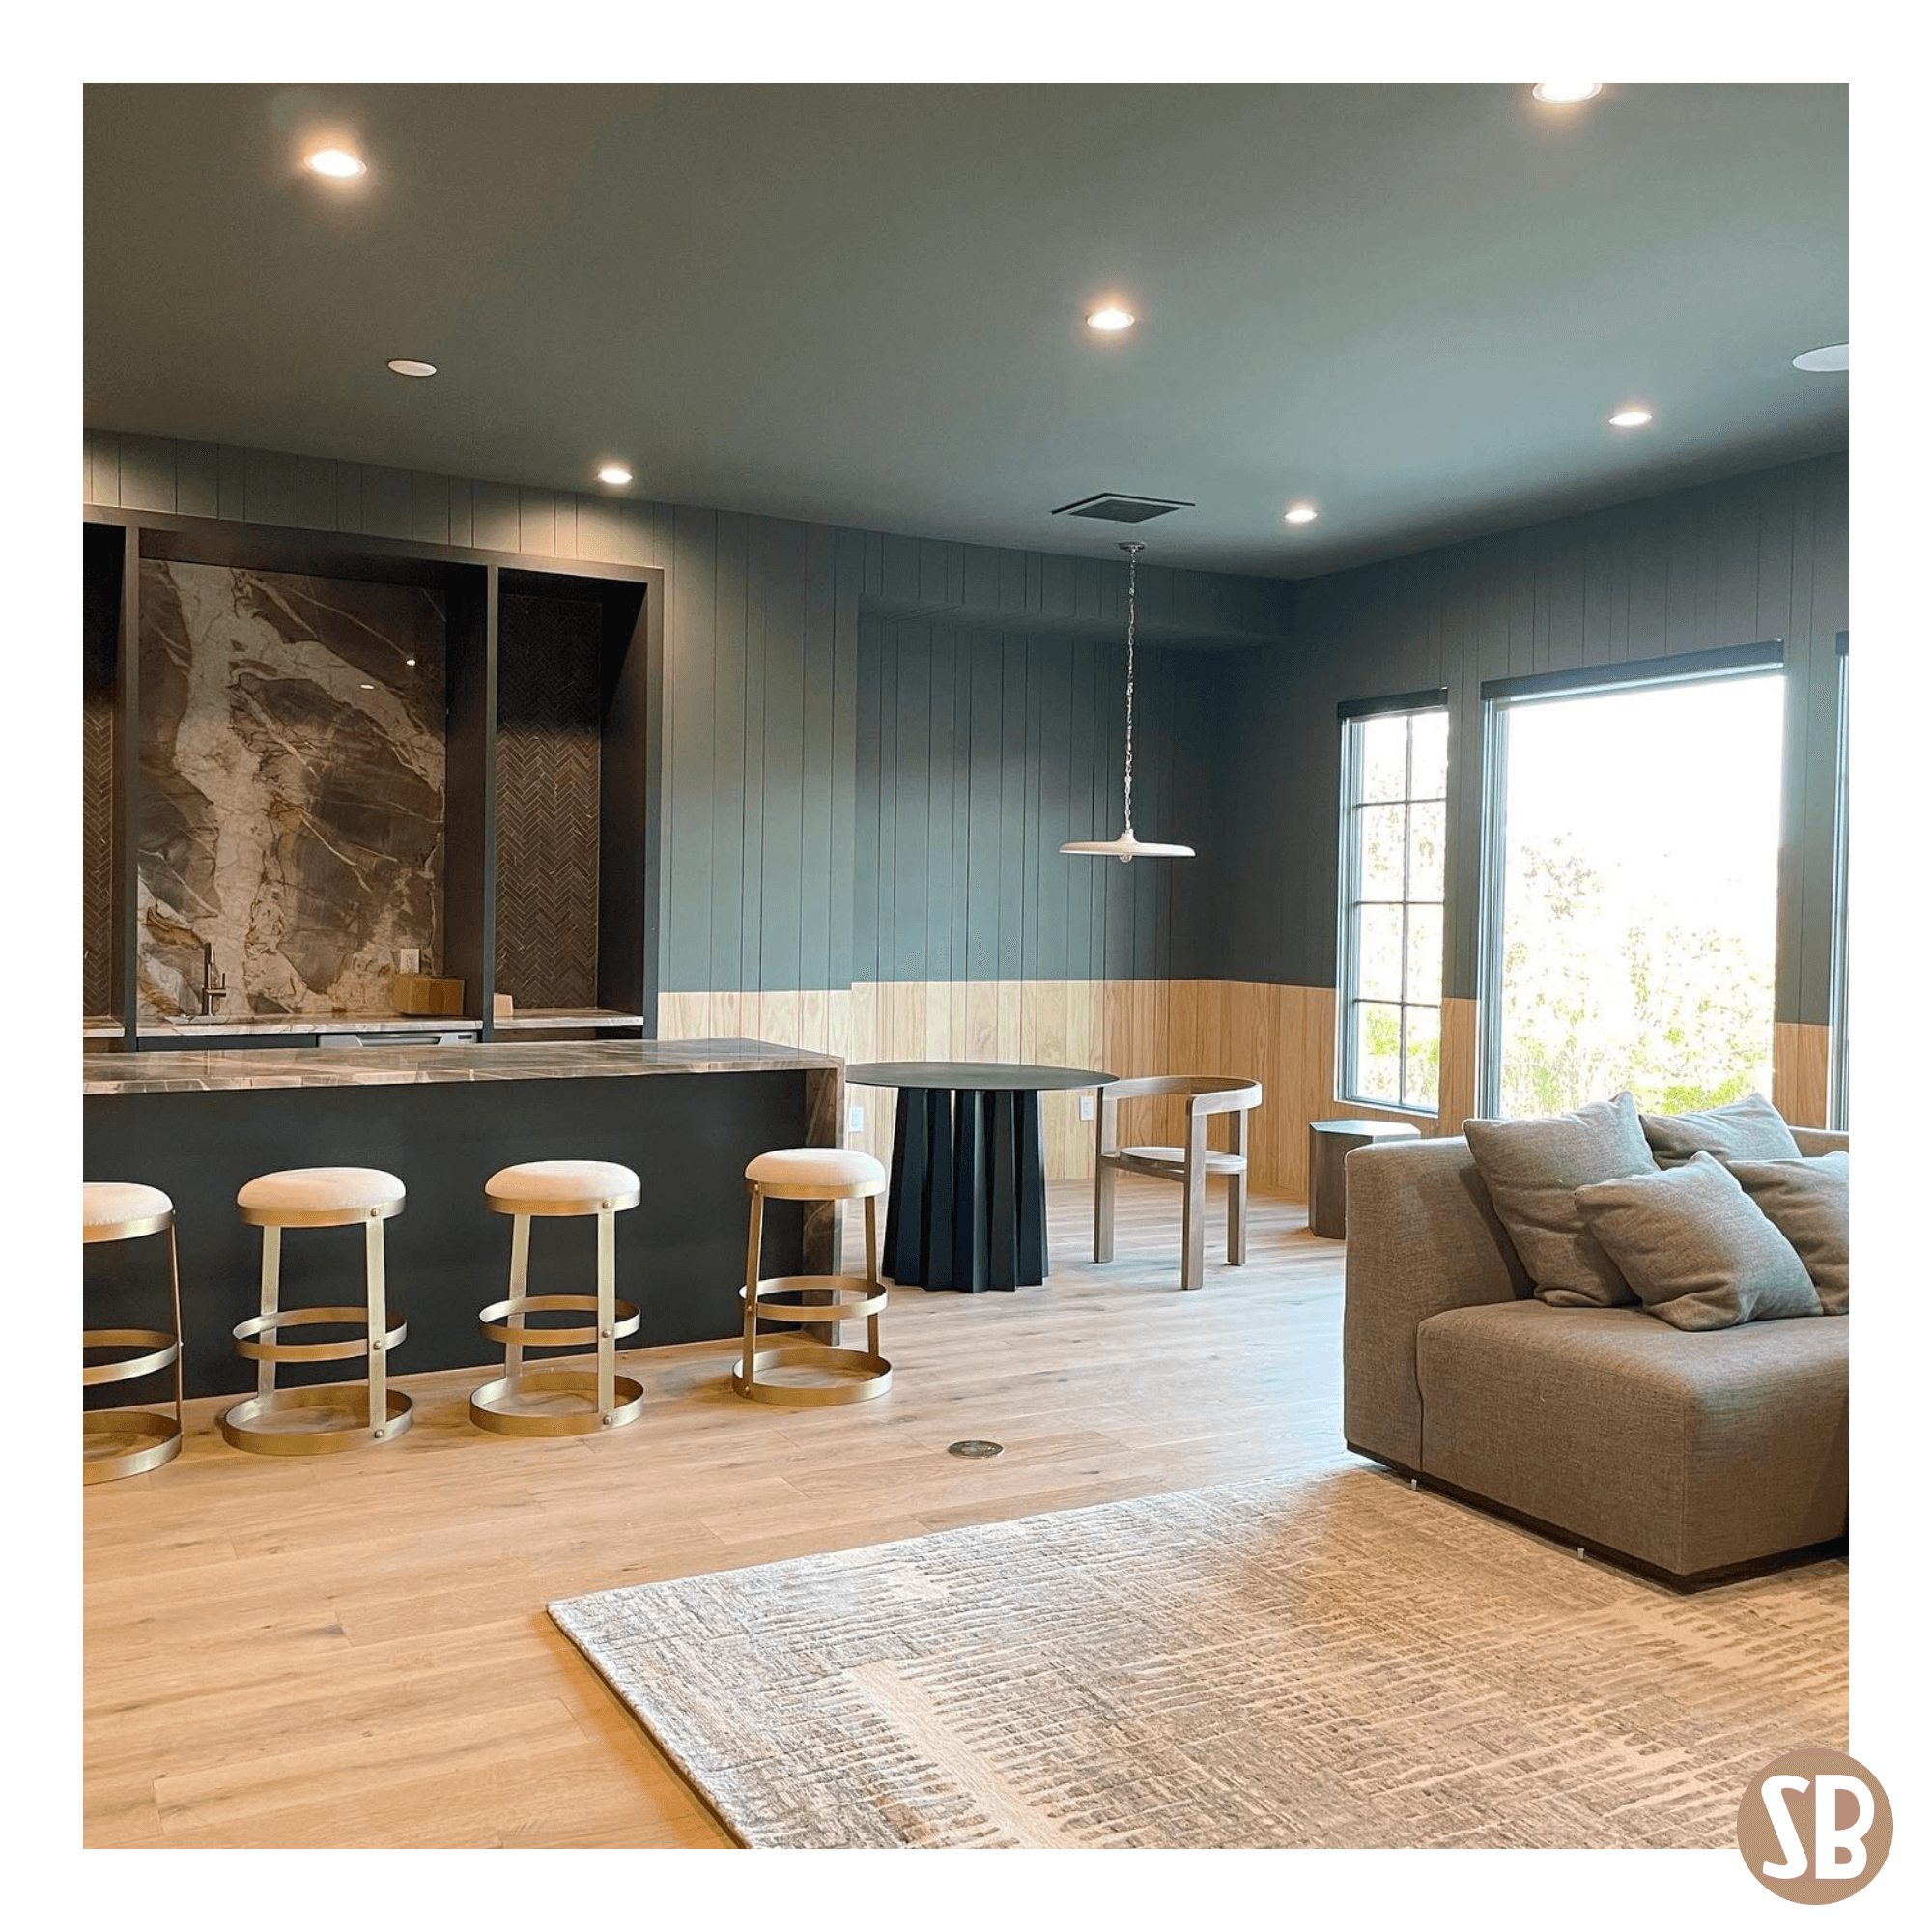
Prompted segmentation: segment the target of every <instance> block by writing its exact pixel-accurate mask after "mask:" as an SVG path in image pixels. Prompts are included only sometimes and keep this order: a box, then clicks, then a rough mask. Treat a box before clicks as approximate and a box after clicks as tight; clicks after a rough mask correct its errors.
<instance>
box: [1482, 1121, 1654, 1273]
mask: <svg viewBox="0 0 1932 1932" xmlns="http://www.w3.org/2000/svg"><path fill="white" fill-rule="evenodd" d="M1463 1138H1464V1139H1465V1140H1466V1141H1467V1142H1468V1143H1469V1153H1470V1155H1471V1157H1472V1158H1473V1159H1474V1161H1475V1163H1476V1169H1477V1172H1478V1173H1479V1174H1481V1176H1482V1177H1483V1184H1484V1186H1486V1187H1487V1188H1488V1189H1489V1191H1490V1199H1491V1201H1492V1202H1493V1203H1494V1205H1495V1210H1496V1218H1497V1219H1498V1220H1499V1221H1500V1222H1501V1223H1502V1224H1503V1226H1504V1227H1505V1228H1506V1229H1507V1230H1508V1231H1509V1237H1510V1239H1511V1240H1512V1241H1513V1242H1514V1243H1515V1244H1516V1251H1517V1253H1518V1254H1519V1255H1520V1257H1521V1258H1522V1265H1523V1268H1524V1271H1525V1272H1526V1273H1527V1274H1528V1276H1529V1278H1530V1280H1531V1281H1532V1282H1533V1283H1534V1284H1535V1286H1536V1293H1537V1294H1538V1295H1539V1296H1540V1297H1541V1298H1542V1299H1543V1300H1545V1301H1549V1302H1554V1303H1555V1304H1556V1305H1557V1306H1558V1307H1562V1308H1589V1307H1598V1308H1609V1307H1613V1306H1615V1305H1616V1304H1617V1303H1619V1302H1627V1301H1634V1300H1635V1299H1636V1297H1635V1296H1634V1294H1633V1293H1631V1290H1630V1286H1629V1284H1628V1283H1627V1282H1626V1281H1625V1280H1624V1278H1623V1275H1622V1273H1621V1271H1620V1270H1619V1269H1618V1267H1617V1264H1616V1263H1615V1262H1613V1261H1612V1260H1611V1259H1610V1257H1609V1256H1608V1255H1607V1254H1606V1253H1605V1251H1604V1249H1603V1247H1602V1245H1601V1244H1600V1243H1599V1242H1598V1240H1597V1237H1596V1236H1594V1235H1593V1234H1592V1233H1591V1232H1590V1230H1589V1229H1588V1227H1587V1226H1586V1225H1585V1224H1584V1220H1583V1214H1582V1210H1581V1209H1580V1208H1578V1207H1577V1203H1576V1199H1575V1195H1576V1191H1577V1188H1579V1187H1582V1186H1585V1185H1587V1184H1588V1183H1590V1182H1592V1181H1598V1180H1616V1179H1621V1178H1622V1177H1624V1176H1625V1175H1631V1174H1650V1173H1654V1172H1655V1171H1656V1167H1657V1163H1656V1161H1654V1160H1653V1159H1652V1158H1651V1153H1650V1147H1649V1144H1648V1143H1647V1142H1646V1141H1645V1139H1644V1137H1643V1128H1642V1126H1641V1125H1640V1124H1639V1122H1638V1120H1637V1111H1636V1101H1635V1099H1634V1097H1633V1096H1632V1095H1631V1094H1618V1095H1617V1097H1616V1098H1615V1099H1614V1100H1592V1101H1591V1102H1590V1103H1589V1104H1588V1105H1587V1106H1583V1107H1578V1108H1577V1111H1576V1112H1575V1113H1574V1114H1554V1115H1549V1116H1546V1117H1542V1118H1538V1119H1533V1120H1524V1121H1464V1122H1463Z"/></svg>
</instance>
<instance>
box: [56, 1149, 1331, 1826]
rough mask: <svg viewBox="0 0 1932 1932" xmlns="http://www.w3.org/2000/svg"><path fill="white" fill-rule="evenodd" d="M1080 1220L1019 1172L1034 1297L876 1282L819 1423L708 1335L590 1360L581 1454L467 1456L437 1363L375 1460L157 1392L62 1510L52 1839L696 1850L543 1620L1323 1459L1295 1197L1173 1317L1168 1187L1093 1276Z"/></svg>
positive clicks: (451, 1380) (1074, 1201) (1173, 1214)
mask: <svg viewBox="0 0 1932 1932" xmlns="http://www.w3.org/2000/svg"><path fill="white" fill-rule="evenodd" d="M1217 1193H1218V1190H1217ZM1091 1202H1092V1194H1091V1183H1090V1182H1084V1181H1066V1182H1056V1183H1054V1184H1053V1185H1052V1187H1051V1189H1050V1202H1049V1219H1050V1226H1051V1238H1052V1252H1053V1255H1054V1269H1053V1275H1052V1278H1051V1280H1050V1281H1048V1282H1047V1283H1046V1284H1045V1285H1044V1286H1043V1287H1040V1288H1033V1289H1021V1290H1019V1291H1018V1292H1017V1293H1012V1294H980V1295H958V1294H947V1293H933V1294H929V1293H925V1292H924V1291H923V1290H921V1289H916V1288H908V1289H896V1290H895V1291H894V1293H893V1297H892V1304H891V1307H890V1309H889V1310H888V1312H887V1315H886V1318H885V1323H884V1341H885V1350H886V1353H887V1354H888V1355H889V1356H890V1357H891V1358H892V1361H893V1363H894V1381H893V1387H892V1390H891V1391H890V1393H889V1394H887V1395H886V1396H885V1397H884V1398H882V1399H881V1400H879V1401H877V1402H873V1403H864V1404H859V1405H856V1406H853V1407H850V1408H843V1409H819V1410H812V1409H782V1408H771V1407H765V1406H754V1405H753V1404H750V1403H746V1402H743V1401H740V1400H739V1399H738V1398H737V1397H735V1396H733V1395H732V1394H731V1392H730V1390H729V1387H728V1385H727V1384H726V1381H725V1374H726V1371H727V1370H728V1368H729V1366H730V1360H731V1349H730V1346H729V1345H728V1344H725V1343H702V1344H696V1345H691V1346H688V1347H682V1348H675V1349H657V1350H639V1351H636V1352H634V1353H631V1354H628V1355H626V1356H625V1357H624V1358H623V1361H624V1363H625V1364H626V1365H627V1366H628V1368H629V1373H631V1374H633V1375H637V1376H639V1378H640V1379H641V1380H642V1381H643V1383H644V1387H645V1390H646V1395H647V1399H648V1405H649V1406H648V1407H647V1409H646V1412H645V1414H644V1415H643V1417H642V1418H641V1419H640V1420H639V1421H638V1422H637V1423H635V1424H633V1425H632V1426H631V1427H629V1428H627V1429H624V1430H622V1431H620V1432H618V1433H616V1434H614V1435H594V1436H576V1437H559V1438H555V1439H552V1440H527V1441H526V1440H519V1439H517V1438H514V1437H504V1436H486V1435H481V1434H479V1433H478V1432H477V1431H476V1430H474V1429H473V1428H472V1427H471V1426H470V1424H469V1418H468V1414H467V1411H466V1403H467V1400H468V1396H469V1389H470V1388H471V1387H472V1386H473V1385H474V1384H475V1383H476V1382H477V1381H479V1380H482V1379H485V1378H486V1377H485V1376H484V1375H482V1374H479V1373H477V1372H476V1371H469V1370H465V1371H453V1372H447V1373H442V1374H437V1375H424V1376H416V1377H410V1376H403V1377H400V1378H398V1379H399V1380H400V1382H401V1385H402V1386H404V1387H406V1388H407V1389H409V1390H410V1392H411V1393H412V1395H413V1396H414V1397H415V1401H416V1410H415V1425H414V1427H413V1429H412V1431H411V1433H410V1434H409V1435H407V1436H405V1437H403V1438H402V1439H401V1440H400V1441H398V1442H396V1443H394V1444H393V1445H391V1446H389V1447H386V1448H383V1449H375V1448H371V1449H367V1450H361V1451H356V1452H352V1453H351V1454H349V1455H346V1456H340V1457H327V1458H320V1459H317V1460H316V1461H313V1462H296V1461H291V1462H280V1461H276V1460H274V1459H271V1458H266V1457H256V1456H247V1455H243V1454H240V1453H238V1452H236V1451H234V1450H232V1449H230V1448H228V1447H227V1446H226V1445H225V1444H224V1443H223V1442H222V1441H221V1438H220V1436H219V1435H218V1434H217V1433H216V1431H215V1427H214V1415H215V1411H216V1410H217V1409H218V1408H219V1407H220V1406H223V1403H222V1402H218V1401H213V1400H211V1401H206V1402H200V1403H195V1404H193V1405H191V1406H190V1410H191V1413H190V1434H189V1437H188V1441H187V1444H186V1446H185V1449H184V1451H183V1453H182V1455H181V1457H180V1458H179V1459H178V1460H177V1461H176V1462H175V1463H172V1464H170V1465H169V1466H167V1467H166V1468H163V1469H159V1470H156V1472H155V1473H154V1474H152V1475H147V1476H138V1477H133V1478H130V1479H128V1480H127V1481H124V1482H119V1483H107V1484H102V1485H99V1487H97V1488H94V1489H89V1490H87V1491H85V1492H83V1507H84V1524H85V1528H84V1548H85V1559H86V1588H85V1632H84V1643H85V1652H84V1667H85V1685H86V1711H85V1745H84V1753H85V1787H84V1800H85V1824H84V1833H85V1843H86V1844H87V1845H88V1846H89V1847H90V1848H98V1847H111V1846H126V1847H139V1846H149V1847H156V1846H200V1847H226V1846H238V1847H240V1846H252V1847H274V1848H281V1847H354V1848H360V1847H389V1846H421V1847H481V1846H520V1847H545V1846H578V1845H584V1846H642V1847H671V1846H717V1845H723V1844H725V1843H726V1842H727V1840H726V1838H725V1834H724V1833H723V1832H722V1831H721V1830H720V1829H719V1827H718V1826H717V1824H716V1822H715V1821H714V1820H713V1819H712V1818H711V1816H710V1814H709V1813H708V1812H707V1811H706V1810H705V1809H704V1807H703V1806H702V1804H700V1803H699V1801H698V1800H697V1799H696V1797H695V1796H694V1795H693V1794H692V1793H691V1791H690V1790H689V1788H688V1787H687V1786H686V1785H685V1784H684V1782H683V1780H682V1779H680V1778H679V1777H678V1776H677V1775H676V1774H675V1773H674V1772H673V1771H672V1770H671V1769H670V1768H669V1767H668V1765H667V1764H666V1763H665V1762H664V1760H663V1759H662V1758H661V1757H660V1756H659V1754H658V1753H657V1751H656V1750H655V1748H654V1747H652V1746H651V1744H650V1743H649V1741H648V1740H647V1739H646V1738H645V1736H644V1734H643V1733H642V1732H641V1731H640V1730H639V1727H638V1726H637V1725H636V1723H635V1722H634V1721H633V1720H632V1719H631V1718H630V1716H629V1715H628V1713H626V1712H625V1710H624V1709H623V1707H622V1706H621V1705H619V1704H618V1703H617V1702H616V1701H615V1699H613V1698H612V1697H611V1695H610V1693H609V1692H608V1691H606V1690H604V1688H603V1685H602V1683H601V1681H600V1680H599V1679H598V1678H597V1677H596V1676H595V1674H594V1673H593V1672H592V1671H591V1670H590V1669H589V1667H588V1666H587V1665H585V1664H584V1663H583V1662H582V1660H581V1659H580V1658H579V1657H578V1655H577V1653H576V1651H575V1650H574V1649H572V1647H571V1646H570V1645H569V1643H568V1642H566V1641H565V1639H564V1638H563V1637H562V1636H561V1635H560V1634H558V1633H557V1631H556V1630H555V1628H554V1625H553V1624H552V1623H551V1621H550V1619H549V1617H548V1616H546V1615H545V1613H544V1605H546V1604H547V1603H549V1602H551V1601H552V1600H554V1599H555V1598H558V1597H564V1596H572V1595H579V1594H582V1593H583V1592H586V1591H591V1590H598V1589H608V1588H611V1587H614V1586H616V1585H619V1584H624V1583H635V1582H642V1581H646V1580H649V1579H651V1578H656V1577H678V1576H686V1575H690V1574H693V1573H695V1572H698V1571H705V1570H723V1569H736V1568H740V1567H742V1566H744V1565H747V1564H754V1563H766V1562H772V1561H775V1560H777V1559H779V1558H781V1557H786V1556H794V1555H804V1554H808V1553H810V1552H813V1551H818V1550H826V1549H838V1548H853V1547H857V1546H860V1545H864V1544H868V1543H879V1542H885V1541H889V1540H891V1539H894V1538H897V1537H907V1536H919V1535H922V1534H923V1533H925V1532H926V1531H928V1530H933V1529H943V1528H949V1527H952V1526H954V1525H956V1524H961V1523H971V1522H985V1521H993V1520H999V1519H1002V1518H1008V1517H1017V1516H1029V1515H1034V1514H1037V1513H1038V1512H1040V1511H1045V1510H1056V1509H1070V1508H1077V1507H1079V1506H1081V1505H1083V1504H1087V1503H1095V1502H1104V1501H1108V1500H1112V1499H1115V1498H1120V1497H1125V1496H1136V1495H1151V1494H1156V1493H1160V1492H1167V1491H1174V1490H1183V1489H1193V1488H1197V1487H1201V1486H1205V1485H1207V1484H1210V1483H1217V1482H1232V1481H1236V1480H1239V1479H1241V1478H1244V1477H1248V1476H1258V1475H1264V1474H1268V1473H1271V1472H1286V1471H1290V1470H1299V1469H1309V1468H1313V1467H1318V1466H1324V1465H1331V1464H1334V1463H1341V1462H1347V1461H1350V1460H1352V1459H1350V1458H1349V1457H1348V1455H1347V1452H1346V1451H1345V1450H1344V1449H1343V1446H1342V1440H1341V1401H1340V1379H1341V1357H1340V1335H1341V1290H1342V1255H1343V1250H1342V1246H1341V1244H1340V1243H1339V1242H1334V1241H1324V1240H1320V1239H1318V1238H1317V1237H1315V1236H1311V1235H1309V1234H1308V1233H1307V1231H1306V1226H1305V1221H1306V1215H1305V1211H1304V1209H1303V1208H1302V1206H1301V1204H1300V1203H1299V1202H1291V1201H1287V1200H1282V1199H1270V1198H1266V1197H1259V1198H1257V1199H1255V1200H1254V1201H1253V1203H1252V1204H1251V1221H1250V1229H1249V1237H1248V1252H1249V1257H1250V1259H1249V1263H1248V1265H1247V1266H1246V1267H1244V1268H1239V1269H1230V1268H1228V1267H1226V1266H1225V1265H1224V1264H1221V1263H1220V1262H1219V1261H1217V1259H1216V1257H1217V1254H1219V1253H1220V1252H1221V1249H1220V1235H1219V1225H1218V1223H1217V1222H1216V1221H1215V1220H1213V1219H1210V1223H1209V1236H1208V1278H1207V1283H1206V1285H1205V1287H1204V1288H1203V1289H1202V1290H1200V1291H1199V1292H1198V1293H1188V1294H1183V1293H1181V1292H1180V1289H1179V1246H1180V1212H1179V1210H1180V1199H1179V1190H1178V1189H1176V1188H1173V1187H1169V1186H1164V1185H1162V1184H1160V1183H1159V1182H1155V1181H1149V1180H1136V1179H1132V1178H1124V1179H1122V1191H1121V1208H1120V1217H1119V1235H1118V1239H1117V1246H1116V1251H1115V1252H1116V1255H1117V1259H1116V1260H1115V1261H1114V1262H1113V1263H1111V1264H1108V1265H1107V1266H1106V1267H1104V1268H1096V1267H1094V1266H1093V1265H1092V1264H1091V1263H1089V1262H1088V1260H1087V1259H1086V1258H1087V1256H1088V1254H1089V1253H1090V1252H1091V1247H1090V1243H1091V1238H1092V1234H1091V1229H1092V1221H1091V1214H1092V1208H1091ZM1219 1206H1220V1203H1219V1200H1218V1198H1217V1199H1216V1200H1215V1201H1214V1202H1213V1203H1212V1204H1211V1207H1212V1210H1214V1211H1216V1212H1217V1211H1218V1208H1219ZM854 1218H855V1220H856V1217H854ZM854 1260H855V1262H856V1254H855V1255H854ZM485 1288H489V1289H490V1291H491V1294H494V1293H497V1289H496V1288H495V1286H494V1285H492V1284H479V1289H478V1296H477V1300H478V1305H479V1306H480V1305H481V1304H482V1302H483V1301H485V1300H487V1299H489V1298H490V1294H485V1293H483V1292H482V1291H483V1290H484V1289H485ZM405 1346H407V1345H405ZM486 1346H487V1345H483V1344H480V1343H479V1350H481V1349H482V1348H484V1347H486ZM401 1359H402V1357H401V1355H400V1353H399V1357H398V1360H399V1362H400V1361H401ZM226 1400H227V1401H232V1400H234V1398H232V1397H231V1398H227V1399H226ZM966 1436H984V1437H990V1438H991V1439H993V1440H995V1441H999V1442H1003V1443H1004V1444H1005V1445H1006V1453H1005V1455H1003V1456H1001V1457H998V1458H996V1459H994V1460H992V1461H988V1462H967V1461H963V1460H961V1459H959V1458H957V1457H952V1456H949V1455H947V1454H946V1447H947V1444H948V1443H950V1442H952V1441H956V1440H958V1439H960V1438H961V1437H966Z"/></svg>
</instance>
